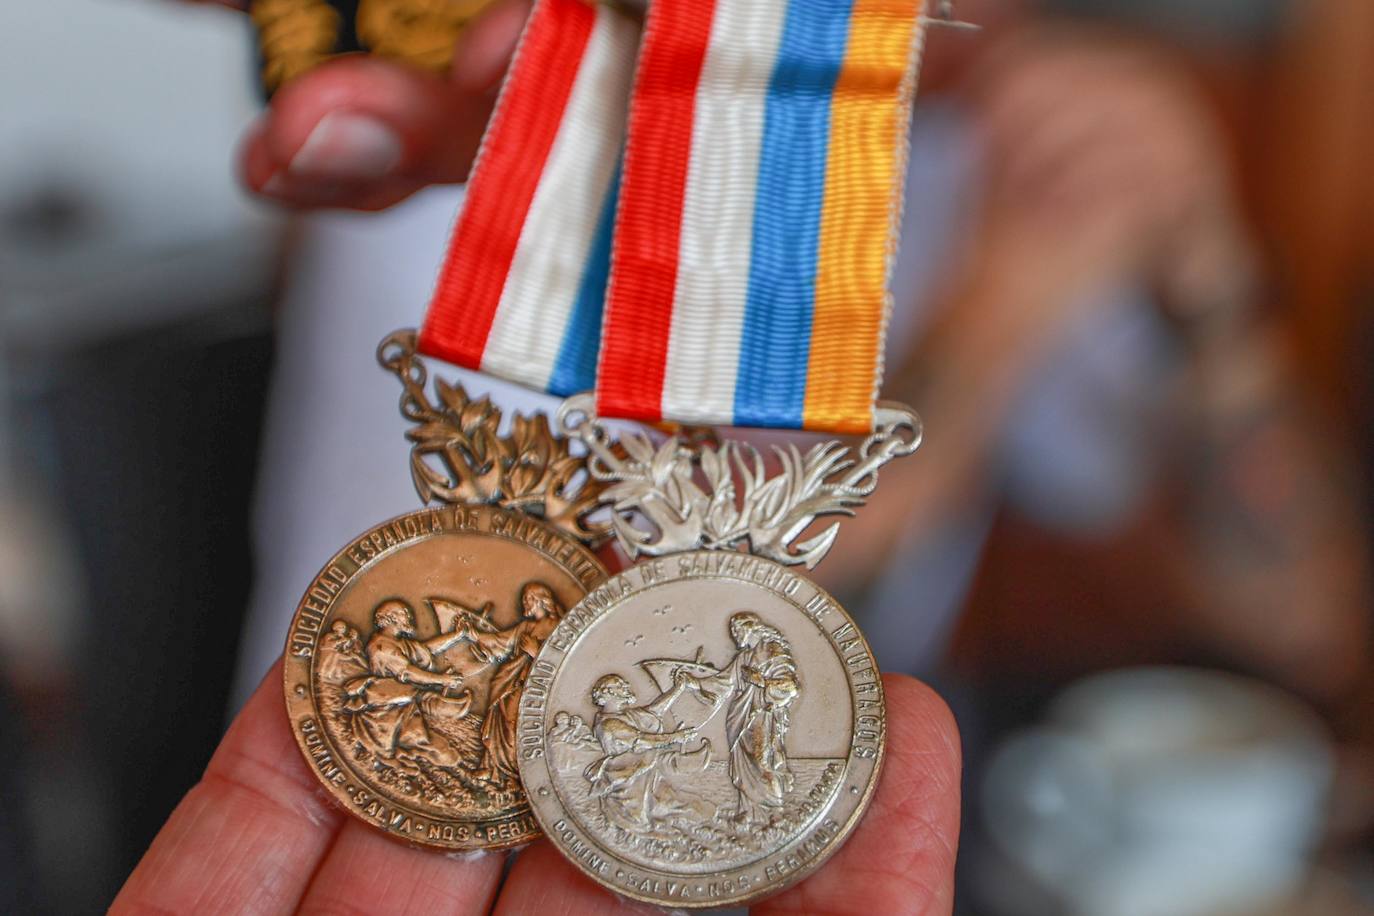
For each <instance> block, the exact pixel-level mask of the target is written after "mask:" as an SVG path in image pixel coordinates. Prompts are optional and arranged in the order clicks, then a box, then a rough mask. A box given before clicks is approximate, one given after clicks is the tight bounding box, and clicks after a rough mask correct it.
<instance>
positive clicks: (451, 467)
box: [284, 332, 610, 849]
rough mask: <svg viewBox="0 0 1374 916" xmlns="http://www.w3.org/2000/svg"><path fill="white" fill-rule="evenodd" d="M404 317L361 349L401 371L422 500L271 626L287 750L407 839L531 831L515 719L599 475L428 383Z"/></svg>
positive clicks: (578, 561)
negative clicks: (283, 643) (284, 631)
mask: <svg viewBox="0 0 1374 916" xmlns="http://www.w3.org/2000/svg"><path fill="white" fill-rule="evenodd" d="M414 345H415V338H414V334H413V332H399V333H397V334H394V335H391V336H390V337H388V338H387V339H386V340H385V341H383V343H382V345H381V346H380V347H379V348H378V360H379V362H380V363H381V364H382V366H383V367H384V368H386V369H388V370H390V371H391V372H392V373H393V374H395V375H396V376H397V377H398V378H399V379H400V380H401V382H402V389H403V390H402V396H401V410H402V414H403V415H404V416H405V417H406V418H407V419H408V420H410V421H411V423H412V424H413V426H412V428H411V429H410V430H409V432H408V433H407V438H409V439H410V441H411V443H412V449H411V473H412V477H413V479H414V481H415V485H416V489H417V490H418V491H419V493H420V495H421V497H422V499H424V501H425V502H431V501H433V502H437V503H438V505H437V506H431V507H429V508H425V509H420V510H418V511H415V512H411V513H409V514H407V515H403V516H400V517H399V518H396V519H392V520H391V521H389V522H386V523H383V524H382V525H379V526H377V527H375V528H373V529H372V530H370V531H368V532H365V533H364V534H362V535H360V536H359V537H357V538H355V539H354V540H353V541H352V542H350V543H349V544H348V545H347V546H345V547H344V548H343V549H342V550H341V551H340V552H339V553H338V554H336V555H335V557H334V558H333V559H332V560H330V562H329V563H328V564H326V566H325V567H324V569H323V570H322V571H321V573H320V574H319V575H318V576H317V577H316V579H315V581H314V582H313V583H312V585H311V586H310V588H308V589H307V592H306V595H305V597H304V598H302V600H301V604H300V606H299V607H298V608H297V611H296V616H295V618H294V620H293V622H292V627H291V632H290V635H289V636H288V640H287V648H286V665H285V671H284V676H285V679H286V698H287V708H288V712H289V713H290V715H291V719H292V725H293V728H294V729H295V731H296V738H297V741H298V743H299V744H300V746H301V750H302V752H303V753H304V754H305V756H306V758H307V760H308V761H309V762H310V763H311V765H312V768H313V769H314V771H315V773H316V775H317V776H318V777H319V778H320V780H321V782H322V783H323V784H324V785H325V787H326V788H327V789H328V790H329V791H330V792H331V793H332V794H333V795H334V797H335V798H336V799H337V800H339V801H340V802H341V803H342V804H344V805H345V807H347V808H348V809H349V810H350V811H351V812H352V813H353V814H355V815H357V816H359V817H361V818H362V819H364V820H366V821H368V822H370V823H372V824H374V825H375V826H377V827H379V828H381V829H383V830H386V831H387V832H390V833H393V834H396V835H398V836H401V837H403V838H405V839H407V840H411V841H414V842H421V843H427V844H431V845H436V846H443V847H447V848H459V849H468V848H490V847H500V846H509V845H513V844H515V843H522V842H528V841H529V840H531V839H533V838H534V837H535V836H537V835H538V828H537V825H536V823H535V822H534V820H533V818H532V817H531V816H530V812H529V807H528V801H527V799H526V797H525V794H524V791H523V788H522V786H521V784H520V778H519V764H518V746H519V744H518V737H517V733H516V719H517V716H518V709H519V703H520V697H521V693H522V690H523V688H524V686H525V682H526V679H527V677H528V676H529V673H530V671H531V669H532V668H533V665H534V661H535V658H536V657H537V656H538V654H539V651H540V649H541V648H542V646H543V644H544V642H545V640H546V639H548V637H549V635H550V634H551V633H552V632H553V631H554V629H555V628H556V627H557V626H558V624H559V622H560V621H561V620H562V619H563V617H564V615H565V613H566V609H567V608H569V607H571V606H573V605H574V604H576V603H577V602H578V601H579V600H580V599H581V598H582V597H583V596H584V595H585V594H586V592H587V591H588V590H589V589H591V588H592V587H594V586H596V585H597V584H598V583H600V582H601V581H603V580H604V578H605V575H606V572H605V569H604V567H602V565H601V564H600V562H599V561H598V560H597V558H596V556H595V555H594V554H593V553H591V551H590V550H588V549H587V547H586V546H585V545H586V544H594V543H597V542H599V541H603V540H605V539H606V538H608V537H609V536H610V532H609V526H608V525H607V524H604V523H596V522H592V521H590V520H589V519H588V516H589V515H590V514H591V513H592V512H594V511H595V510H596V508H597V501H598V496H599V494H600V492H601V490H602V489H603V488H604V485H603V484H602V483H601V482H599V481H596V480H594V479H592V478H590V476H589V475H587V474H586V473H585V471H584V469H583V464H582V459H581V458H580V457H579V456H577V455H574V454H572V453H571V452H570V450H569V443H568V442H567V441H566V440H563V439H558V438H555V437H554V436H553V434H552V433H551V431H550V428H549V424H548V422H547V420H545V419H544V418H543V417H523V416H516V417H513V418H512V419H511V423H510V428H509V430H508V431H505V432H503V431H502V429H501V419H502V418H501V413H500V411H499V410H497V409H496V408H494V407H493V406H492V405H491V403H490V402H489V401H486V400H485V399H483V400H474V399H471V398H469V397H468V396H467V394H466V393H465V392H464V391H463V390H462V388H461V387H458V386H455V385H449V384H447V383H445V382H444V381H443V380H436V381H435V384H434V399H433V400H431V398H430V396H429V393H428V392H427V391H426V387H425V386H426V382H427V380H428V379H427V373H426V370H425V367H424V365H423V363H421V362H420V360H419V358H418V356H417V355H416V353H415V348H414Z"/></svg>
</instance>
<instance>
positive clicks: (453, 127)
mask: <svg viewBox="0 0 1374 916" xmlns="http://www.w3.org/2000/svg"><path fill="white" fill-rule="evenodd" d="M224 5H226V6H233V7H241V6H243V5H244V4H241V3H234V2H226V3H224ZM529 6H530V4H529V2H528V0H502V2H498V3H496V4H494V5H493V6H492V7H491V8H490V9H489V10H487V11H486V12H485V13H483V14H482V15H481V16H480V17H478V18H477V19H476V20H474V21H473V23H472V24H471V25H470V26H469V27H468V28H467V30H466V31H465V32H464V33H463V36H462V38H461V39H460V40H459V43H458V46H457V48H456V49H455V51H454V56H453V65H452V67H451V68H450V70H449V73H448V74H447V75H442V76H440V75H433V74H430V73H425V72H422V71H419V70H416V69H413V68H410V67H406V66H404V65H401V64H398V63H394V62H392V61H387V60H382V59H379V58H374V57H367V56H361V55H349V56H346V57H343V58H341V59H339V60H335V61H330V62H328V63H326V64H324V65H322V66H320V67H319V68H318V69H315V70H312V71H310V72H307V73H304V74H302V75H300V76H299V77H297V78H295V79H293V80H291V81H290V82H288V83H287V84H286V85H285V86H283V87H282V88H281V89H280V90H279V91H278V92H277V93H276V94H275V95H274V96H273V98H272V104H271V106H270V107H269V108H268V110H267V111H266V112H265V113H264V114H263V116H262V117H261V118H260V119H259V120H258V121H257V123H256V124H254V125H253V126H252V127H251V128H250V129H249V131H248V133H247V135H246V136H245V137H244V141H243V146H242V149H241V152H240V162H239V167H240V170H241V173H242V177H243V182H244V184H245V185H247V187H248V188H249V189H250V190H252V191H254V192H256V193H258V194H260V195H262V196H264V197H267V198H270V199H272V200H275V201H278V202H280V203H282V204H286V205H289V206H293V207H342V208H351V209H358V210H380V209H384V208H386V207H389V206H391V205H393V204H395V203H399V202H400V201H402V200H404V199H405V198H407V197H409V196H410V195H412V194H414V193H415V192H416V191H419V190H420V189H421V188H424V187H427V186H429V185H432V184H444V183H452V182H459V181H462V180H464V179H465V178H466V177H467V173H468V169H469V167H470V166H471V165H472V159H473V157H474V156H475V155H476V153H477V145H478V142H479V141H480V139H481V136H482V130H483V128H484V127H485V126H486V120H487V115H488V114H489V113H490V111H491V107H492V104H493V102H494V101H495V97H496V90H497V88H498V86H499V85H500V81H501V77H502V76H503V75H504V74H505V71H506V64H507V63H508V62H509V60H510V56H511V54H512V53H513V51H514V49H515V44H516V41H517V40H518V39H519V36H520V30H521V27H522V26H523V25H524V21H525V16H526V14H527V13H528V11H529Z"/></svg>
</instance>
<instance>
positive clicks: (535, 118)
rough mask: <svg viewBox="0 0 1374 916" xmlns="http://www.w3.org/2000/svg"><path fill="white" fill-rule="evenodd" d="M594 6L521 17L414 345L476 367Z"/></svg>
mask: <svg viewBox="0 0 1374 916" xmlns="http://www.w3.org/2000/svg"><path fill="white" fill-rule="evenodd" d="M596 15H597V14H596V8H595V7H594V6H592V4H590V3H587V2H585V0H540V2H539V3H538V4H537V5H536V7H535V11H534V13H533V14H532V16H531V18H530V21H529V22H528V23H527V24H526V26H525V33H524V35H523V36H522V38H521V40H520V47H519V50H518V51H517V53H516V56H515V60H514V62H513V64H512V65H511V66H512V69H511V72H510V74H509V76H508V77H507V79H506V84H505V86H504V87H503V88H502V90H501V98H500V100H499V101H498V102H497V105H496V111H495V113H494V114H493V115H492V120H491V123H490V124H489V125H488V127H487V133H486V137H485V138H484V140H483V142H482V149H481V152H480V154H479V155H478V158H477V162H476V164H475V165H474V166H473V170H472V177H471V178H470V179H469V181H468V190H467V196H466V197H465V198H464V202H463V210H462V213H461V214H460V215H459V217H458V224H457V226H456V227H455V228H454V230H453V238H452V240H451V241H450V242H449V249H448V255H447V256H446V258H445V260H444V266H443V268H442V269H441V270H440V272H439V283H438V285H437V287H436V288H435V291H434V299H433V301H432V302H431V304H430V307H429V312H428V314H427V315H426V316H425V323H424V327H423V328H422V329H421V331H420V340H419V349H420V352H422V353H424V354H426V355H428V356H435V357H438V358H439V359H444V360H448V361H449V362H452V363H456V364H457V365H460V366H465V367H467V368H469V369H480V368H481V367H482V353H483V351H484V350H485V349H486V345H487V336H488V335H489V334H490V333H491V326H492V322H493V321H494V320H495V318H496V309H497V306H499V305H500V302H501V292H502V290H503V289H504V288H505V285H506V277H507V276H508V275H509V273H510V266H511V261H512V260H514V258H515V249H516V246H517V244H518V243H519V241H520V232H521V230H522V229H523V227H524V225H525V217H526V215H527V214H528V213H529V208H530V201H532V200H533V199H534V193H535V190H536V189H537V188H538V187H539V180H540V177H541V176H542V175H543V173H544V164H545V162H546V161H547V160H548V157H549V151H550V150H551V149H552V148H553V144H554V139H555V138H556V137H557V135H558V128H559V125H561V124H562V123H563V111H564V109H565V108H566V107H567V104H568V97H569V96H570V95H571V94H572V88H573V83H574V82H575V81H576V79H577V72H578V69H579V68H580V66H581V64H582V58H583V55H584V54H585V53H586V48H587V42H588V41H589V40H590V38H591V34H592V30H593V28H594V27H595V25H596Z"/></svg>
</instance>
